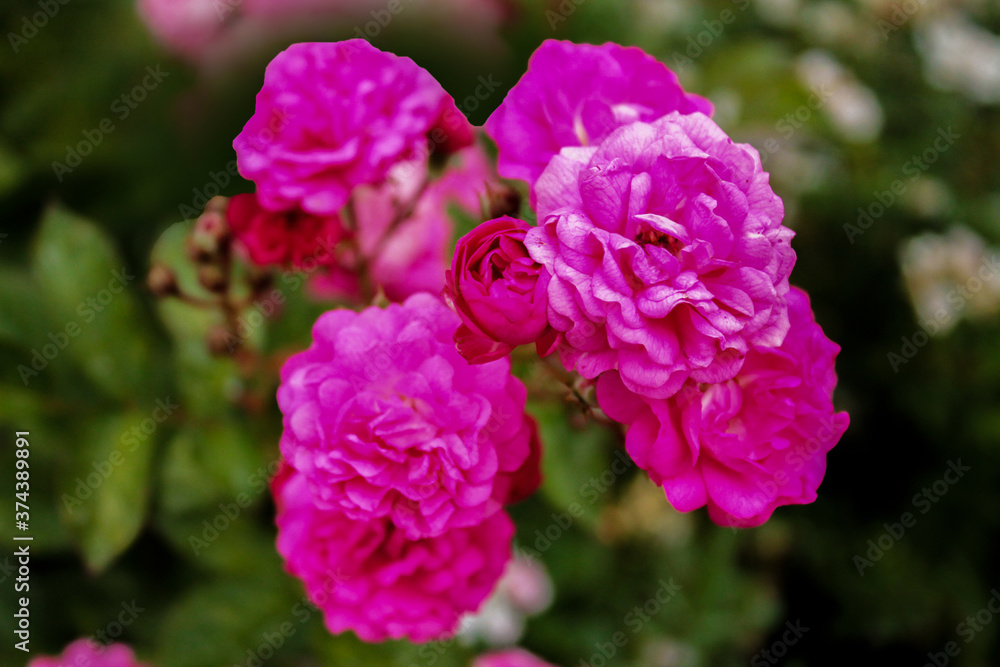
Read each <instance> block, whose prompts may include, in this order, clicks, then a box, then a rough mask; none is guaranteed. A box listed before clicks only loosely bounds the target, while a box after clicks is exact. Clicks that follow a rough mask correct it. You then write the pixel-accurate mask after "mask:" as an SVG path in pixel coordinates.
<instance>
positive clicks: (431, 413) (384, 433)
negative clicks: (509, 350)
mask: <svg viewBox="0 0 1000 667" xmlns="http://www.w3.org/2000/svg"><path fill="white" fill-rule="evenodd" d="M458 324H459V319H458V317H457V316H456V315H455V314H454V313H453V312H452V311H451V310H449V309H448V307H447V306H445V305H444V303H443V302H442V301H441V300H439V299H438V298H436V297H433V296H430V295H428V294H417V295H414V296H412V297H410V298H409V299H407V300H406V301H405V302H404V303H403V304H402V305H396V304H393V305H390V306H389V307H388V308H386V309H384V310H383V309H380V308H376V307H371V308H367V309H366V310H364V311H362V312H360V313H356V312H353V311H349V310H334V311H330V312H328V313H325V314H324V315H322V316H321V317H320V318H319V320H317V322H316V325H315V326H314V327H313V344H312V345H311V346H310V347H309V349H308V350H306V351H304V352H301V353H299V354H296V355H294V356H292V357H291V358H290V359H288V361H287V362H286V363H285V366H284V367H283V368H282V372H281V387H280V388H279V389H278V405H279V406H280V408H281V410H282V412H283V413H284V427H285V429H284V434H283V435H282V438H281V451H282V454H283V455H284V456H285V458H286V459H287V460H288V462H289V463H290V464H291V465H292V466H293V467H295V468H296V469H297V470H299V471H300V472H301V473H302V475H303V476H304V477H305V479H306V480H307V481H308V483H309V485H310V488H311V489H312V493H313V495H314V497H315V502H316V504H317V505H319V506H320V507H322V508H325V509H331V510H337V511H339V512H342V513H343V514H345V515H346V516H347V517H348V518H351V519H356V520H359V521H374V520H380V519H388V520H390V521H391V522H393V523H395V525H396V526H397V527H398V528H399V529H400V530H401V532H404V533H405V534H406V535H407V536H408V537H409V538H411V539H416V538H420V537H434V536H438V535H441V534H443V533H444V532H446V531H447V530H450V529H453V528H458V527H466V526H472V525H478V524H480V523H482V521H483V520H484V519H485V518H487V517H488V516H490V515H492V514H494V513H496V512H498V511H501V508H502V505H503V504H504V503H506V502H508V501H509V500H510V498H511V496H513V495H521V494H522V493H523V490H522V489H523V487H524V485H526V484H527V485H530V484H531V483H532V482H531V480H530V479H529V478H530V477H532V476H533V473H532V471H531V466H530V465H526V461H529V460H530V456H531V449H532V433H533V430H532V429H533V423H532V422H531V420H530V419H529V418H527V417H526V415H525V412H524V408H525V402H526V396H527V392H526V391H525V388H524V385H523V384H521V382H520V380H518V379H517V378H515V377H514V376H512V375H511V373H510V362H509V361H508V360H506V359H500V360H497V361H493V362H490V363H487V364H481V365H476V366H470V365H469V363H468V362H467V361H466V360H465V359H463V358H462V356H461V355H459V354H458V351H457V350H456V349H455V344H454V343H453V342H452V337H453V336H454V333H455V329H457V328H458ZM522 476H523V477H524V478H523V479H522ZM508 477H513V478H514V479H508Z"/></svg>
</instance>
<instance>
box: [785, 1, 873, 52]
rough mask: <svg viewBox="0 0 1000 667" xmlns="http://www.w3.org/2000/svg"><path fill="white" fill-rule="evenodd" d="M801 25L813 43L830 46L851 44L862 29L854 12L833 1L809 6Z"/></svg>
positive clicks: (803, 11)
mask: <svg viewBox="0 0 1000 667" xmlns="http://www.w3.org/2000/svg"><path fill="white" fill-rule="evenodd" d="M799 23H800V26H801V28H802V30H803V31H805V33H806V34H807V35H809V37H810V38H811V41H815V42H819V43H820V44H828V45H833V44H841V43H847V42H850V41H852V40H853V39H854V38H855V37H856V36H857V34H858V31H859V29H860V26H859V25H858V20H857V15H856V14H855V13H854V10H853V9H852V8H851V7H850V6H849V5H846V4H844V3H842V2H833V0H823V1H822V2H817V3H815V4H810V5H807V6H806V7H805V9H803V10H802V17H801V20H800V22H799Z"/></svg>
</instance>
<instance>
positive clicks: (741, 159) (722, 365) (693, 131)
mask: <svg viewBox="0 0 1000 667" xmlns="http://www.w3.org/2000/svg"><path fill="white" fill-rule="evenodd" d="M536 185H537V190H538V219H539V221H540V224H539V226H538V227H534V228H532V229H531V230H529V231H528V234H527V237H526V238H525V245H526V246H527V247H528V252H529V253H530V254H531V257H532V258H533V259H535V260H536V261H538V262H539V263H540V264H542V265H544V266H545V268H546V269H548V271H549V273H550V274H551V275H552V279H551V280H550V281H549V287H548V320H549V325H550V326H552V327H553V328H554V329H556V330H558V331H560V332H563V336H562V341H561V342H560V344H559V347H558V352H559V356H560V358H561V359H562V361H563V363H564V364H565V365H566V367H567V368H568V369H570V370H577V371H578V372H579V373H580V374H581V375H583V376H584V377H586V378H588V379H594V378H596V377H597V376H598V375H600V374H601V373H604V372H606V371H609V370H617V371H619V373H620V374H621V379H622V382H624V383H625V386H626V387H628V388H629V389H630V390H631V391H634V392H638V393H641V394H644V395H646V396H649V397H650V398H666V397H667V396H670V395H671V394H673V393H674V392H676V391H678V390H679V389H680V387H681V385H682V384H683V383H684V381H685V380H687V379H688V378H691V379H693V380H695V381H697V382H722V381H723V380H728V379H730V378H732V377H733V376H734V375H735V374H736V372H737V371H738V370H739V368H740V365H741V364H742V363H743V357H744V356H745V355H746V352H747V349H748V348H749V347H750V346H751V345H759V346H761V345H762V346H774V345H778V344H780V343H781V341H782V339H783V338H784V335H785V332H786V331H787V330H788V315H787V313H786V307H785V295H786V294H787V292H788V276H789V274H790V273H791V270H792V266H793V264H794V263H795V252H794V251H793V250H792V248H791V239H792V236H794V232H792V230H790V229H788V228H787V227H785V226H784V225H783V224H782V218H783V217H784V207H783V205H782V202H781V199H780V198H778V196H777V195H776V194H774V192H773V191H772V190H771V187H770V186H769V185H768V174H767V173H766V172H765V171H764V170H763V169H762V167H761V162H760V157H759V155H758V153H757V151H756V150H754V148H753V147H751V146H749V145H746V144H737V143H733V141H732V140H731V139H730V138H729V137H728V136H726V134H725V133H724V132H723V131H722V130H721V129H719V127H718V126H717V125H716V124H715V123H713V122H712V120H711V119H709V118H708V117H707V116H704V115H702V114H700V113H694V114H688V115H682V114H678V113H673V114H669V115H667V116H665V117H663V118H661V119H660V120H658V121H656V122H655V123H642V122H636V123H632V124H631V125H627V126H625V127H622V128H620V129H618V130H615V131H614V132H613V133H612V134H611V135H610V136H608V138H607V139H605V140H604V142H603V143H601V144H600V145H599V146H592V147H588V148H580V147H577V148H565V149H563V150H562V152H560V154H559V155H557V156H556V157H555V158H553V160H552V162H551V164H550V165H549V166H548V168H547V169H546V170H545V173H544V174H542V176H541V177H540V178H539V179H538V183H537V184H536Z"/></svg>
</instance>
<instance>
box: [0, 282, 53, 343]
mask: <svg viewBox="0 0 1000 667" xmlns="http://www.w3.org/2000/svg"><path fill="white" fill-rule="evenodd" d="M0 285H3V289H0V343H10V344H12V345H17V346H20V347H23V348H24V349H26V350H28V349H31V347H32V346H35V345H38V344H39V343H42V342H45V343H47V342H48V341H47V340H44V338H45V334H46V327H45V323H46V318H45V314H44V313H39V308H38V300H39V289H38V284H37V283H36V282H35V281H34V280H33V279H32V277H31V276H30V275H29V274H28V273H26V272H24V271H18V270H16V269H12V268H9V267H0Z"/></svg>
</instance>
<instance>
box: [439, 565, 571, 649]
mask: <svg viewBox="0 0 1000 667" xmlns="http://www.w3.org/2000/svg"><path fill="white" fill-rule="evenodd" d="M553 597H554V590H553V587H552V579H551V578H550V577H549V573H548V571H547V570H546V569H545V566H544V565H542V563H541V562H540V561H538V560H535V559H533V558H528V557H526V556H523V555H521V554H516V555H515V556H514V558H513V559H512V560H511V561H510V563H508V564H507V569H506V571H505V572H504V575H503V577H502V578H501V579H500V583H499V584H498V585H497V588H496V590H495V591H494V592H493V595H491V596H490V598H489V599H488V600H487V601H486V604H484V605H483V607H482V608H481V609H480V610H479V612H478V613H476V614H473V615H470V616H467V617H466V618H465V619H464V620H463V622H462V624H461V630H460V631H459V633H458V637H459V640H460V641H462V643H464V644H473V643H475V642H477V641H482V642H484V643H486V644H488V645H489V646H513V645H515V644H517V643H518V641H520V639H521V637H522V636H523V635H524V628H525V624H526V622H527V619H528V617H529V616H535V615H537V614H540V613H542V612H543V611H545V610H546V609H548V608H549V605H551V604H552V599H553Z"/></svg>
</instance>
